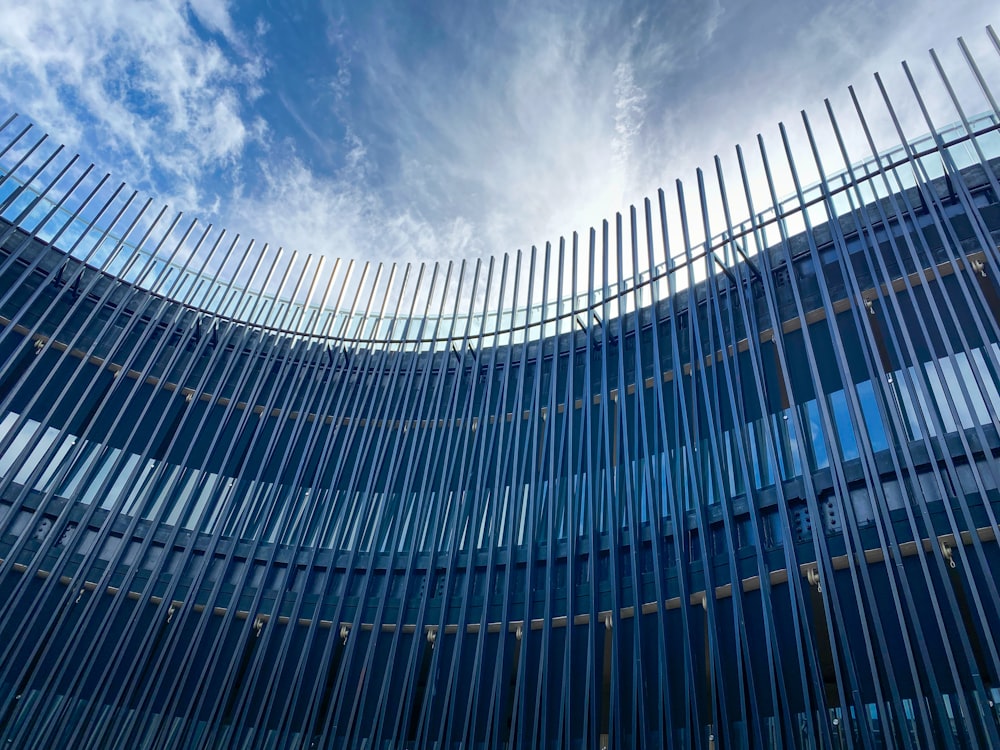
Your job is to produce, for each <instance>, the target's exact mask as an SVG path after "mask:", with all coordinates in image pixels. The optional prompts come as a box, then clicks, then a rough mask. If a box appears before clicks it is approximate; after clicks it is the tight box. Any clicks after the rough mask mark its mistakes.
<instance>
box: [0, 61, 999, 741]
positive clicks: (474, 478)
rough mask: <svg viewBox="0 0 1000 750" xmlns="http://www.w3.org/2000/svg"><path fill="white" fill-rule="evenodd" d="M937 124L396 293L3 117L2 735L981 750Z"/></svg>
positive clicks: (988, 545)
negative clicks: (257, 241)
mask: <svg viewBox="0 0 1000 750" xmlns="http://www.w3.org/2000/svg"><path fill="white" fill-rule="evenodd" d="M967 59H968V62H969V65H970V70H971V71H972V72H973V74H974V75H976V76H979V69H978V68H977V67H976V65H975V63H974V62H973V61H972V59H971V57H970V58H967ZM979 80H980V82H981V83H982V85H983V89H984V91H985V92H986V93H987V94H989V89H988V88H987V87H986V84H985V82H984V81H983V79H982V77H981V76H979ZM945 81H946V82H947V79H945ZM912 94H913V95H914V96H915V97H916V98H917V101H918V102H920V104H921V105H922V100H920V98H919V97H920V94H919V92H917V90H916V89H915V88H914V89H913V92H912ZM990 101H995V100H993V99H992V98H990ZM953 103H954V105H955V108H954V109H953V110H952V113H951V115H950V116H949V118H948V119H950V120H959V122H958V124H956V125H952V126H948V127H944V128H935V125H934V123H933V122H932V121H931V120H930V119H929V118H928V119H927V121H926V129H927V130H930V131H931V135H930V136H927V137H924V138H922V139H919V140H917V141H907V138H906V136H904V135H903V134H902V132H900V139H901V140H900V145H899V146H897V147H895V148H894V149H892V150H890V151H877V150H876V149H875V148H874V146H871V149H870V150H869V152H868V156H867V158H866V159H865V160H864V161H862V162H860V163H852V162H851V161H850V160H849V159H848V158H847V157H846V151H843V152H838V151H837V150H836V149H835V150H834V151H833V152H832V153H824V154H823V155H822V164H821V163H820V160H819V156H818V155H819V149H818V148H817V147H816V145H815V143H814V142H813V138H812V130H811V129H810V124H809V121H808V120H805V121H804V126H805V130H804V132H805V134H806V141H807V142H808V144H809V146H811V147H812V148H810V149H808V150H807V154H808V156H807V157H802V156H799V158H798V161H799V163H800V166H804V165H805V164H808V167H809V169H810V170H811V171H813V172H816V173H818V174H819V175H820V179H819V181H818V183H817V184H815V185H813V186H811V187H803V186H802V185H801V183H800V181H799V178H798V176H797V174H798V172H797V169H799V168H800V167H799V166H797V164H796V162H795V161H794V160H793V159H792V156H791V154H792V151H791V149H790V148H789V146H788V141H787V139H786V138H785V131H784V129H782V130H781V137H782V144H781V145H782V148H781V149H779V150H778V151H772V152H770V153H769V152H768V151H766V150H765V149H764V146H763V141H760V142H759V145H758V148H757V149H756V151H755V159H759V162H760V164H761V165H762V167H763V172H762V174H763V176H764V182H763V183H762V184H763V186H764V188H763V189H764V193H765V194H766V195H767V196H768V199H767V200H766V201H765V202H764V203H761V199H760V196H759V195H758V194H756V193H754V191H753V189H752V187H751V182H752V181H751V180H750V178H749V177H748V172H749V170H748V168H747V167H746V164H745V161H744V154H743V152H738V159H737V161H738V166H739V173H740V175H741V179H740V181H739V182H738V183H736V184H727V183H726V181H725V179H724V177H725V175H724V173H723V171H722V170H721V169H719V170H718V172H717V174H715V175H713V179H711V180H707V181H706V180H704V179H703V178H702V175H701V174H700V173H699V175H698V180H697V184H696V185H695V188H694V189H690V188H689V189H688V190H687V191H684V190H682V189H681V187H680V185H679V184H678V187H677V191H676V198H674V196H673V195H671V196H670V199H669V201H668V198H667V196H666V195H665V194H664V193H660V195H659V200H658V201H657V202H654V203H650V202H647V203H646V204H645V205H644V206H642V207H640V208H639V210H638V211H633V212H632V214H631V215H630V216H625V217H621V216H619V217H618V220H617V221H616V222H614V223H613V224H611V225H609V224H605V225H604V226H603V228H602V230H601V231H598V232H592V233H591V234H590V236H589V237H583V238H577V237H576V236H574V237H572V238H571V239H570V240H569V241H567V242H560V243H558V245H557V246H554V247H550V246H546V247H545V248H544V249H543V250H535V249H532V250H531V252H530V253H523V254H522V253H520V252H519V253H517V254H516V255H514V256H512V257H508V256H504V257H502V258H498V259H491V260H489V261H486V262H482V263H475V264H472V263H461V264H448V265H433V266H420V267H406V268H397V267H391V268H390V267H386V266H382V265H374V264H350V263H339V262H338V263H336V264H334V267H333V268H332V269H325V268H322V267H321V264H317V263H314V262H313V261H312V259H300V258H296V257H292V256H291V255H288V254H283V253H280V252H275V251H272V250H271V249H269V248H267V247H263V248H258V247H257V246H255V245H253V244H252V243H246V242H244V241H242V240H240V239H239V238H231V237H229V236H227V235H223V234H220V233H217V232H214V231H213V230H211V229H210V228H209V230H207V231H203V230H202V229H201V228H199V227H198V226H196V225H195V224H193V223H191V222H188V221H186V220H184V219H182V218H181V217H177V218H173V217H171V216H170V215H169V214H166V213H164V212H160V213H158V214H157V213H155V212H154V211H152V210H150V209H149V203H148V202H146V203H143V202H142V201H140V200H139V199H137V198H136V196H135V195H134V194H130V193H129V191H127V190H125V189H124V188H123V187H119V188H117V189H113V188H112V186H111V185H110V184H109V183H108V182H107V181H106V178H105V180H97V179H95V178H94V176H93V175H92V174H91V171H90V170H85V169H83V168H81V167H80V166H79V165H78V164H77V163H76V160H75V159H73V160H71V159H67V158H66V157H65V155H63V154H62V152H61V151H60V150H57V149H51V148H50V147H49V146H48V144H47V141H46V140H45V139H39V138H37V137H35V136H34V135H33V134H32V133H33V131H32V130H31V129H25V128H24V127H22V126H21V124H20V121H19V120H17V119H13V118H12V119H11V120H9V121H8V122H7V123H5V124H4V126H3V129H2V130H0V143H2V145H0V165H2V167H3V173H2V177H0V217H3V221H2V223H0V316H2V317H0V324H2V325H0V558H2V564H0V741H2V742H5V743H8V744H7V745H5V746H10V747H18V748H48V747H127V748H139V747H142V748H159V747H185V748H187V747H233V748H236V747H241V748H242V747H247V748H249V747H254V748H257V747H260V748H265V747H266V748H284V747H297V748H308V747H370V748H376V747H377V748H417V747H435V748H449V749H451V748H492V747H553V748H554V747H571V748H592V747H612V746H613V747H631V746H643V747H677V748H686V747H701V748H739V747H803V748H804V747H845V748H850V747H955V748H958V747H989V746H992V747H1000V724H998V719H1000V715H998V711H1000V709H998V708H997V706H996V702H997V700H998V699H1000V639H998V636H997V634H998V632H1000V628H998V624H1000V586H998V583H997V580H996V579H997V576H996V572H997V571H998V570H1000V554H998V553H1000V550H998V546H997V535H998V532H1000V529H998V525H997V516H998V513H1000V494H998V487H1000V465H998V462H997V455H998V451H1000V435H998V427H1000V392H998V388H1000V297H998V293H1000V286H998V280H1000V250H998V239H1000V112H998V111H995V110H994V111H991V112H988V113H987V114H985V115H981V116H977V117H971V116H967V114H966V112H965V111H964V110H963V109H962V107H961V106H960V103H959V101H958V99H954V101H953ZM886 104H887V112H888V114H887V115H886V116H885V117H887V118H888V121H891V122H894V121H895V111H894V109H893V105H892V103H891V102H889V100H888V99H887V100H886ZM956 113H957V114H956ZM858 115H859V118H860V119H859V120H858V121H857V122H855V123H853V125H855V126H860V127H861V130H862V132H865V133H867V123H866V121H865V119H864V115H863V114H861V110H860V109H858ZM829 125H831V126H832V132H834V133H835V134H836V135H837V136H838V138H839V134H840V128H839V124H838V121H837V120H836V119H835V118H834V117H833V115H832V111H831V114H830V117H829ZM834 143H837V141H834ZM868 143H869V144H870V143H871V142H870V141H868ZM779 154H780V155H779ZM717 163H718V162H717ZM829 164H837V165H839V166H838V167H836V168H833V169H829V168H828V167H827V166H826V165H829ZM848 165H849V166H848ZM779 171H780V172H781V173H782V174H788V175H790V176H791V181H790V182H789V183H788V184H790V185H792V186H793V195H792V197H791V198H789V199H787V200H784V201H779V200H778V198H777V193H778V191H779V187H778V185H777V178H775V177H774V175H775V174H777V173H778V172H779ZM709 183H710V184H711V185H712V186H714V187H709ZM737 194H738V195H739V198H738V199H736V198H735V197H734V196H735V195H737ZM737 205H738V206H739V207H740V208H739V210H738V211H737V209H736V208H735V206H737ZM731 206H733V207H734V208H732V209H731V208H730V207H731ZM740 212H742V213H743V215H746V216H749V217H750V218H749V219H747V220H746V221H743V222H742V223H735V221H734V218H735V217H734V216H733V213H740ZM672 217H673V218H672ZM706 238H707V239H706Z"/></svg>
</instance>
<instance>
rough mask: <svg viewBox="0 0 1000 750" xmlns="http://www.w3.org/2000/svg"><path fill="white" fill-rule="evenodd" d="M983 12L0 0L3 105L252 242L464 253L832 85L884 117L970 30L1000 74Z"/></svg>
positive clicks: (645, 183)
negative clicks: (889, 94)
mask: <svg viewBox="0 0 1000 750" xmlns="http://www.w3.org/2000/svg"><path fill="white" fill-rule="evenodd" d="M989 5H990V4H989V3H986V2H983V1H982V0H955V1H954V2H947V3H946V2H931V1H930V0H915V1H913V2H903V0H890V1H889V2H884V3H875V2H862V1H857V0H846V1H845V2H837V3H823V2H809V3H802V2H794V1H792V0H774V2H768V3H756V2H721V1H720V2H711V1H709V2H691V3H688V2H672V1H671V2H657V3H643V2H622V3H605V2H596V0H582V1H578V2H547V1H546V0H540V1H538V2H497V3H492V4H485V3H461V2H438V3H433V2H401V1H399V0H383V1H381V2H371V3H361V2H336V1H327V2H323V3H302V2H276V1H274V2H243V3H239V4H236V3H228V2H225V1H224V0H193V1H191V2H145V1H143V0H135V1H131V2H125V1H124V0H118V1H117V2H115V1H113V0H89V1H88V2H87V3H86V4H84V5H81V4H79V3H74V2H68V1H63V0H31V1H30V2H22V0H4V1H3V2H2V3H0V17H2V18H3V23H2V26H3V28H4V29H5V31H4V33H3V34H0V110H10V111H17V112H20V113H22V114H24V115H26V116H28V117H30V118H32V119H33V120H35V121H36V122H38V123H39V124H40V125H41V126H43V127H44V128H45V129H46V130H47V131H49V132H51V133H52V134H53V136H54V137H56V138H57V139H59V140H60V141H63V142H65V143H67V145H68V146H69V147H70V148H72V149H73V150H74V151H78V152H80V153H81V154H82V156H83V157H84V158H85V159H87V160H88V161H94V162H96V163H97V164H98V165H99V166H100V167H101V168H102V169H107V170H109V171H111V172H112V174H113V175H114V177H115V178H117V179H122V180H126V181H127V182H128V183H129V184H130V185H132V186H133V187H136V188H139V189H141V190H143V191H145V192H147V193H150V194H152V195H154V196H156V197H157V198H159V199H161V200H163V201H166V202H169V203H170V204H171V206H172V207H174V208H176V209H183V210H185V211H187V212H188V213H190V214H194V215H198V216H200V217H201V218H203V219H204V220H206V221H211V222H215V223H216V224H217V225H223V226H227V227H229V228H230V229H232V230H236V231H239V232H241V233H243V234H244V236H254V237H257V238H258V239H260V240H262V241H264V240H266V241H269V242H271V243H273V244H280V245H285V246H287V247H290V248H294V249H298V250H303V251H307V252H318V253H324V254H328V255H343V256H350V257H356V258H363V259H369V258H374V259H380V260H381V259H388V260H403V261H408V260H414V259H440V258H456V257H475V256H482V255H486V254H494V253H500V252H505V251H513V250H515V249H517V248H519V247H520V248H527V247H529V246H530V245H532V244H537V245H541V244H543V243H544V242H545V241H547V240H553V241H554V240H556V239H557V238H558V237H559V236H560V235H568V234H569V233H571V232H572V231H574V230H578V231H581V232H582V231H586V230H587V228H588V227H590V226H591V225H594V224H597V223H599V222H600V221H601V220H602V219H604V218H607V217H611V216H613V215H614V212H615V211H617V210H623V209H624V208H626V207H627V205H628V204H629V203H634V202H637V201H640V200H641V199H642V198H643V197H644V196H646V195H648V194H650V193H652V192H653V191H655V189H656V188H657V187H660V186H667V187H670V186H671V185H672V184H673V180H674V179H675V178H677V177H680V178H682V179H684V180H685V181H688V182H693V179H692V178H693V170H694V168H695V167H696V166H703V167H709V168H710V167H711V159H712V156H713V155H714V154H715V153H720V154H722V155H723V159H724V162H725V163H726V164H727V168H728V165H731V164H732V163H733V162H734V161H735V160H734V158H733V150H732V147H733V145H734V144H735V143H737V142H741V143H744V144H749V145H752V143H753V139H754V137H755V135H756V133H758V132H763V133H764V134H765V138H766V139H767V140H768V143H769V144H771V146H770V147H771V149H772V150H776V149H779V148H780V141H778V139H777V128H776V124H777V122H778V121H779V120H783V121H786V122H789V123H790V124H793V127H792V130H793V138H795V137H796V136H795V133H796V132H798V131H797V130H796V129H795V127H794V124H798V122H799V120H798V112H799V110H800V109H801V108H806V109H807V110H809V111H810V112H811V113H812V114H813V116H814V118H821V117H822V114H823V109H822V106H823V105H822V100H823V97H824V96H829V97H831V99H832V100H833V103H834V106H835V108H837V111H838V112H842V113H843V114H844V115H845V116H846V115H848V114H849V111H848V106H849V99H848V98H847V94H846V86H847V85H848V84H849V83H855V84H857V86H858V90H859V92H860V94H861V97H862V100H863V101H865V102H866V103H867V104H868V106H870V107H872V108H875V109H877V104H878V102H877V99H876V94H877V91H876V90H875V88H874V85H873V83H872V79H871V73H872V72H874V71H875V70H880V71H883V72H884V73H885V74H886V80H887V82H888V83H889V84H890V90H892V91H899V92H901V94H905V91H906V86H905V79H903V77H902V75H901V74H900V72H899V65H898V63H899V61H900V60H901V59H904V58H906V59H909V60H911V62H913V63H914V66H915V70H916V71H917V73H918V74H919V75H922V76H926V77H929V78H931V79H933V69H932V68H931V67H930V65H929V62H928V59H927V55H926V50H927V48H928V47H931V46H935V47H937V48H939V50H940V51H941V53H942V55H943V57H944V58H945V60H946V62H947V61H952V63H953V64H954V66H955V67H956V69H957V70H959V71H961V61H960V58H959V57H958V54H957V47H956V45H955V42H954V39H955V37H956V36H958V35H964V36H965V37H966V38H967V40H968V41H969V43H970V46H972V48H973V50H974V51H975V53H976V55H977V58H979V59H980V61H981V63H982V64H983V65H984V66H985V67H988V68H990V67H991V66H992V67H991V70H993V71H995V70H996V60H997V53H996V51H995V50H992V48H990V47H989V45H988V43H987V41H986V36H985V34H984V32H983V27H984V26H985V25H986V24H987V23H993V24H994V25H995V26H996V25H997V24H998V23H1000V14H998V13H996V12H995V11H991V10H990V9H989V8H988V6H989ZM991 16H992V17H991ZM959 78H960V79H961V74H960V73H959ZM993 80H997V79H996V78H995V77H994V79H993ZM963 81H964V79H961V80H959V84H960V85H962V82H963ZM965 83H966V84H967V83H968V82H967V81H965ZM939 96H940V98H941V99H942V101H943V93H939ZM901 98H905V97H902V96H901ZM902 109H903V110H904V114H905V113H906V111H907V107H906V106H903V107H902ZM912 109H913V108H912V107H910V108H909V110H912ZM948 119H956V118H954V117H950V118H948ZM924 129H925V128H924ZM799 130H801V128H799ZM919 132H920V128H919V126H916V127H914V128H913V129H912V134H913V135H917V134H918V133H919ZM821 137H822V136H821ZM863 155H864V153H863V152H859V153H858V157H859V158H860V157H861V156H863Z"/></svg>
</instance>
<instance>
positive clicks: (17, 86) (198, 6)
mask: <svg viewBox="0 0 1000 750" xmlns="http://www.w3.org/2000/svg"><path fill="white" fill-rule="evenodd" d="M3 16H4V29H5V31H4V34H3V35H2V38H0V74H2V76H3V79H4V81H5V84H6V89H7V97H6V98H8V99H9V100H10V101H11V103H12V104H15V105H16V106H18V107H20V108H22V109H23V110H24V111H25V112H26V113H27V114H28V115H30V116H31V117H33V118H34V119H36V120H38V121H39V122H41V123H42V124H43V125H44V126H45V127H47V128H50V129H51V130H53V131H54V132H56V133H58V137H59V138H62V139H65V140H67V141H68V142H69V143H72V144H76V146H77V147H78V148H82V149H83V150H85V151H89V152H90V155H92V156H93V157H94V158H98V159H104V160H107V161H108V162H110V163H111V164H113V165H115V167H116V171H117V172H118V173H120V175H121V176H122V177H126V178H128V179H129V180H130V181H132V182H134V183H137V184H138V185H139V186H140V187H145V188H146V189H149V190H152V191H154V192H157V193H159V194H161V195H162V196H163V197H164V198H166V199H177V200H178V201H181V202H184V203H188V204H193V205H197V204H198V203H200V202H201V201H203V200H206V199H207V200H209V201H210V200H211V199H212V195H211V191H210V189H208V190H207V188H208V185H209V181H208V180H206V179H205V177H206V175H209V174H211V173H213V172H215V171H217V170H222V169H229V168H233V167H234V166H236V165H237V164H238V160H239V159H240V157H241V156H242V154H243V152H244V150H245V148H246V146H247V144H248V143H249V142H251V141H253V140H255V139H260V138H261V137H262V136H263V135H264V133H265V132H266V126H265V124H264V123H265V120H264V118H263V117H261V116H259V115H255V114H254V113H253V112H252V111H251V110H250V109H249V107H248V106H247V103H248V102H250V101H252V100H253V98H254V96H255V95H256V93H257V92H258V84H259V81H260V79H261V77H262V75H263V73H264V64H263V62H262V60H261V59H259V58H257V57H255V56H252V55H243V54H237V53H234V51H233V50H234V46H233V45H234V43H236V42H237V41H238V34H237V32H236V31H235V30H234V27H233V24H232V20H231V18H230V15H229V13H228V10H227V8H226V5H225V3H222V2H215V1H214V0H198V2H195V3H192V4H190V5H189V4H186V3H172V4H171V3H159V2H133V3H124V4H123V3H118V2H114V1H113V0H94V2H90V3H88V4H87V7H86V10H85V12H83V11H82V10H81V8H80V6H79V5H77V4H75V3H69V2H61V1H59V0H38V1H34V0H33V1H32V2H14V3H8V4H7V5H6V7H5V8H4V11H3ZM195 21H197V22H198V23H200V24H201V25H202V26H203V27H204V28H205V29H207V30H208V31H209V32H210V33H214V34H217V35H218V36H219V40H218V41H215V40H213V39H211V38H205V37H204V36H202V35H200V34H199V33H198V32H197V31H196V29H195V27H194V26H195ZM223 45H224V46H223Z"/></svg>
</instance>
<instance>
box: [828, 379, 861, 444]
mask: <svg viewBox="0 0 1000 750" xmlns="http://www.w3.org/2000/svg"><path fill="white" fill-rule="evenodd" d="M828 398H829V401H830V410H831V412H832V413H833V421H834V426H835V427H836V429H837V443H838V444H839V445H840V455H841V456H842V457H843V459H844V460H845V461H850V460H851V459H854V458H857V457H858V455H859V453H858V441H857V438H856V437H855V435H854V422H853V421H852V420H851V410H850V407H849V406H848V404H847V395H846V394H845V393H844V391H837V392H836V393H831V394H830V395H829V396H828Z"/></svg>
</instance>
